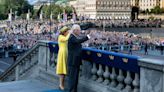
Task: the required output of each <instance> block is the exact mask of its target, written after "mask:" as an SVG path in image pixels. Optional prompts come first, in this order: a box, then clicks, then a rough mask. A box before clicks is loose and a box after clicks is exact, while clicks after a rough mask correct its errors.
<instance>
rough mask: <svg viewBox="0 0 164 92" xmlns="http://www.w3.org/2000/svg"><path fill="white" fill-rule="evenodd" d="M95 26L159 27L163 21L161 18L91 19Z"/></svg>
mask: <svg viewBox="0 0 164 92" xmlns="http://www.w3.org/2000/svg"><path fill="white" fill-rule="evenodd" d="M92 22H94V23H95V24H96V26H103V25H105V26H106V27H127V28H129V27H138V28H140V27H141V28H142V27H157V28H158V27H161V25H162V24H163V23H164V22H163V21H162V20H134V21H130V20H94V21H92Z"/></svg>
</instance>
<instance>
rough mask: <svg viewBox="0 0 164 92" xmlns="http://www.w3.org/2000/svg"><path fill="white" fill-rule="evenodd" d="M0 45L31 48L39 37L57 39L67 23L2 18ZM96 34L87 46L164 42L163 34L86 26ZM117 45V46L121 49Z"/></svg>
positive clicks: (121, 47) (138, 45)
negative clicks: (159, 35)
mask: <svg viewBox="0 0 164 92" xmlns="http://www.w3.org/2000/svg"><path fill="white" fill-rule="evenodd" d="M0 25H1V26H4V27H1V29H0V33H1V36H0V48H9V47H10V48H14V49H26V50H27V49H29V48H31V47H32V46H34V45H35V44H36V43H37V41H38V40H51V41H57V38H58V29H59V28H60V27H61V26H62V25H63V24H58V23H57V22H55V21H51V22H50V21H25V20H17V21H13V22H6V21H1V22H0ZM88 32H89V33H90V35H91V36H92V38H91V39H90V40H88V41H87V42H85V43H84V44H83V45H84V46H85V47H92V48H96V49H104V50H108V51H112V47H118V48H119V50H125V49H124V47H125V46H126V47H127V49H126V50H128V49H129V47H130V45H132V47H133V48H132V49H133V50H140V49H142V48H143V47H144V45H145V44H147V45H148V47H149V48H151V49H155V46H159V45H160V44H161V39H159V38H153V39H152V38H147V37H142V36H140V35H136V34H133V33H129V32H110V31H102V30H98V29H88V30H84V32H83V33H84V34H88ZM118 48H117V49H118Z"/></svg>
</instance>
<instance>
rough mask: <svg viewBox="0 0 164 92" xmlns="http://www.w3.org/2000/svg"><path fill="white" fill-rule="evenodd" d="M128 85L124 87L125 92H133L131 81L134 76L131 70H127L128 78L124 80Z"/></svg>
mask: <svg viewBox="0 0 164 92" xmlns="http://www.w3.org/2000/svg"><path fill="white" fill-rule="evenodd" d="M124 82H125V84H126V87H125V88H124V90H123V91H124V92H131V90H132V88H131V83H132V78H131V74H130V72H129V71H127V75H126V78H125V80H124Z"/></svg>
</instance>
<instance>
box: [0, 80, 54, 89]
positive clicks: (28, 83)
mask: <svg viewBox="0 0 164 92" xmlns="http://www.w3.org/2000/svg"><path fill="white" fill-rule="evenodd" d="M53 89H54V87H53V86H52V85H49V84H47V83H45V82H44V81H40V80H38V79H31V80H22V81H14V82H6V83H0V92H44V91H45V92H46V91H47V90H53Z"/></svg>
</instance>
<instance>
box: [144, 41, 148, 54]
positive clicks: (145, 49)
mask: <svg viewBox="0 0 164 92" xmlns="http://www.w3.org/2000/svg"><path fill="white" fill-rule="evenodd" d="M144 51H145V55H148V44H147V43H146V44H145V47H144Z"/></svg>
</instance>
